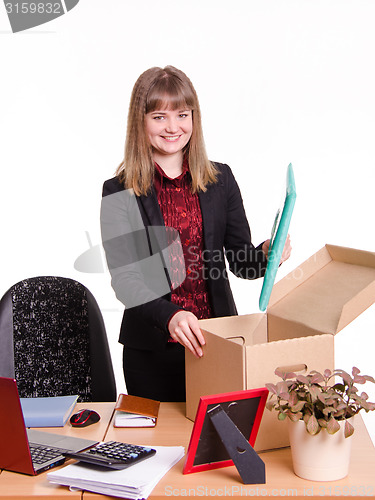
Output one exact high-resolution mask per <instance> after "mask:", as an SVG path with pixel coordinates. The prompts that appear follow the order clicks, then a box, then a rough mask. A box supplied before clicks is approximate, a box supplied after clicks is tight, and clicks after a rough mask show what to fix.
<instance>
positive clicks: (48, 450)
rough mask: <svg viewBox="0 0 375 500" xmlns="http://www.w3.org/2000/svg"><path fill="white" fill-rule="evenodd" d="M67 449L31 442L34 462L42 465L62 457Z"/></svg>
mask: <svg viewBox="0 0 375 500" xmlns="http://www.w3.org/2000/svg"><path fill="white" fill-rule="evenodd" d="M65 452H66V450H62V449H59V448H53V447H50V446H43V445H38V444H32V443H30V453H31V458H32V461H33V463H34V464H36V465H41V464H44V463H45V462H49V461H50V460H54V459H55V458H57V457H60V456H61V455H62V454H63V453H65Z"/></svg>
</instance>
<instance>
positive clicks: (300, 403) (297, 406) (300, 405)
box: [291, 401, 305, 413]
mask: <svg viewBox="0 0 375 500" xmlns="http://www.w3.org/2000/svg"><path fill="white" fill-rule="evenodd" d="M304 406H305V401H298V403H297V404H295V405H293V406H292V407H291V411H292V412H293V413H296V412H299V411H301V410H302V408H303V407H304Z"/></svg>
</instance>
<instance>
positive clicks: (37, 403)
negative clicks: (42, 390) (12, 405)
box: [20, 396, 78, 427]
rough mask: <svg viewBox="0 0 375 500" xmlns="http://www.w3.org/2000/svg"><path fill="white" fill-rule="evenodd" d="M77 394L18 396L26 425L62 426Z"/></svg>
mask: <svg viewBox="0 0 375 500" xmlns="http://www.w3.org/2000/svg"><path fill="white" fill-rule="evenodd" d="M77 399H78V396H55V397H50V398H20V401H21V407H22V413H23V418H24V420H25V426H26V427H63V426H64V425H65V423H66V421H67V420H68V418H69V417H70V415H71V414H72V412H73V410H74V407H75V405H76V402H77Z"/></svg>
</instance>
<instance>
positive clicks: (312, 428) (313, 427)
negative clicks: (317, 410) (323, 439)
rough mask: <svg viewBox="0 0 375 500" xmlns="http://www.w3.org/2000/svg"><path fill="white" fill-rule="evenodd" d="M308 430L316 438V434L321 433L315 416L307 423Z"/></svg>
mask: <svg viewBox="0 0 375 500" xmlns="http://www.w3.org/2000/svg"><path fill="white" fill-rule="evenodd" d="M306 429H307V432H308V433H309V434H311V435H312V436H314V435H315V434H317V433H318V432H319V430H320V429H319V423H318V421H317V419H316V417H315V415H311V417H310V418H309V420H308V421H307V424H306Z"/></svg>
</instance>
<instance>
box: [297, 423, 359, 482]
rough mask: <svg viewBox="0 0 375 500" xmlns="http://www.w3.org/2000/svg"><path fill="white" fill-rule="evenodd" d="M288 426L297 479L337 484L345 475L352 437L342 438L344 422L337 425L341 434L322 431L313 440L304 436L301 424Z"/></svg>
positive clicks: (302, 424) (309, 435)
mask: <svg viewBox="0 0 375 500" xmlns="http://www.w3.org/2000/svg"><path fill="white" fill-rule="evenodd" d="M352 420H353V419H350V422H351V424H352V425H353V421H352ZM288 425H289V440H290V447H291V451H292V459H293V468H294V472H295V474H296V475H297V476H299V477H301V478H303V479H309V480H311V481H337V480H338V479H342V478H344V477H346V476H347V475H348V470H349V462H350V452H351V445H352V437H348V438H345V436H344V422H340V430H339V431H338V432H336V433H335V434H328V432H327V430H326V429H322V430H321V431H320V432H319V433H318V434H316V435H315V436H312V435H311V434H309V433H308V432H307V430H306V426H305V423H304V422H303V420H299V421H298V422H292V421H291V420H289V419H288Z"/></svg>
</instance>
